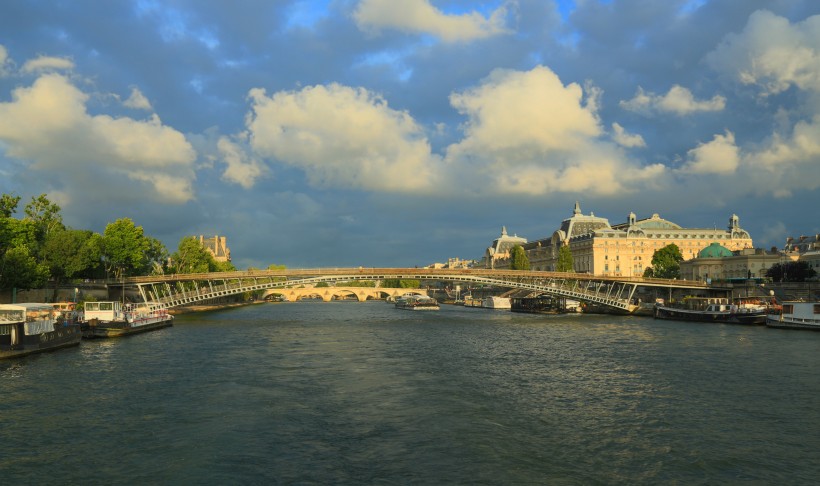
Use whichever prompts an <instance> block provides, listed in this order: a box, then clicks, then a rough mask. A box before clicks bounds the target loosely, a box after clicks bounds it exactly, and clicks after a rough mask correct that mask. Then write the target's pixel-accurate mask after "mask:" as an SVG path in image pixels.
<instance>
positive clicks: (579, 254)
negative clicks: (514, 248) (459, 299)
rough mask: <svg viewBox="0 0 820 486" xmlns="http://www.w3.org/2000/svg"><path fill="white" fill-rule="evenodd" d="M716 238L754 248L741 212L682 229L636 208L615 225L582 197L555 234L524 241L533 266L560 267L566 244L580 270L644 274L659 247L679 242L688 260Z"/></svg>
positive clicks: (503, 263) (500, 262)
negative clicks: (720, 222)
mask: <svg viewBox="0 0 820 486" xmlns="http://www.w3.org/2000/svg"><path fill="white" fill-rule="evenodd" d="M502 236H503V234H502ZM498 241H499V240H496V242H498ZM713 242H718V243H720V244H721V245H723V246H724V247H726V248H728V249H729V250H730V251H737V250H743V249H750V248H753V245H752V238H751V236H750V235H749V233H748V232H747V231H745V230H744V229H742V228H741V227H740V218H738V217H737V216H736V215H732V216H731V217H730V218H729V224H728V227H727V228H726V229H718V228H682V227H681V226H680V225H678V224H675V223H673V222H671V221H668V220H666V219H663V218H661V217H660V216H659V215H658V214H653V215H652V217H650V218H644V219H638V218H637V217H636V216H635V214H634V213H630V214H629V215H628V217H627V221H626V222H625V223H621V224H616V225H614V226H612V225H610V223H609V220H607V219H606V218H601V217H598V216H595V215H594V214H593V213H590V214H589V215H585V214H583V213H582V212H581V207H580V205H579V204H578V203H577V202H576V203H575V208H574V210H573V214H572V216H571V217H569V218H567V219H565V220H564V221H562V222H561V226H560V227H559V228H558V229H557V230H556V231H555V232H554V233H553V234H552V236H551V237H549V238H543V239H540V240H535V241H531V242H529V243H526V244H524V245H523V246H524V249H525V250H526V252H527V258H529V261H530V268H531V269H532V270H543V271H554V270H555V267H556V264H557V263H558V250H559V249H560V248H561V246H563V245H566V246H569V249H570V251H571V252H572V258H573V261H574V266H575V271H576V272H583V273H590V274H593V275H607V276H619V277H632V276H638V277H639V276H642V275H643V272H644V271H645V270H646V268H647V267H650V266H652V256H653V255H654V253H655V251H656V250H659V249H661V248H663V247H665V246H666V245H669V244H672V243H674V244H675V245H677V246H678V248H680V250H681V253H682V254H683V258H684V260H689V259H692V258H695V257H696V256H697V254H698V252H700V251H701V250H702V249H704V248H705V247H707V246H709V245H710V244H711V243H713ZM494 243H495V242H494ZM510 248H511V247H510ZM506 257H507V259H506V260H505V259H497V260H496V261H495V268H509V260H508V257H509V253H507V255H506Z"/></svg>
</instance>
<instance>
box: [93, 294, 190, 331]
mask: <svg viewBox="0 0 820 486" xmlns="http://www.w3.org/2000/svg"><path fill="white" fill-rule="evenodd" d="M173 320H174V316H172V315H171V314H169V313H168V310H167V309H150V308H149V307H148V304H125V305H123V304H122V303H120V302H86V303H85V309H84V311H83V337H85V338H94V337H118V336H125V335H128V334H136V333H139V332H146V331H153V330H155V329H161V328H163V327H168V326H171V325H172V324H173Z"/></svg>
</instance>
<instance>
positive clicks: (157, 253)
mask: <svg viewBox="0 0 820 486" xmlns="http://www.w3.org/2000/svg"><path fill="white" fill-rule="evenodd" d="M145 240H146V241H147V243H148V250H147V251H146V252H145V257H146V260H147V261H146V267H145V268H143V269H142V271H141V272H140V273H142V274H151V275H162V274H164V273H165V271H166V270H167V269H168V250H167V249H166V248H165V245H163V244H162V242H161V241H159V240H158V239H156V238H153V237H151V236H146V237H145Z"/></svg>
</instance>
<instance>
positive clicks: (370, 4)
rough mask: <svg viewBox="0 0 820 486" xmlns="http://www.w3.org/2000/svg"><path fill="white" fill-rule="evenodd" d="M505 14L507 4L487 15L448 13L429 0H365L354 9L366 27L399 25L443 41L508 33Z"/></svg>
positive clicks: (466, 40) (367, 29)
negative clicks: (398, 0)
mask: <svg viewBox="0 0 820 486" xmlns="http://www.w3.org/2000/svg"><path fill="white" fill-rule="evenodd" d="M506 15H507V9H506V7H504V6H501V7H499V8H498V9H496V10H495V11H493V12H492V13H491V14H490V15H489V16H488V17H484V16H483V15H481V14H480V13H478V12H475V11H473V12H470V13H466V14H461V15H448V14H445V13H444V12H442V11H441V10H439V9H437V8H435V7H434V6H433V5H432V4H431V3H430V1H429V0H402V1H400V2H396V1H394V0H362V1H361V2H360V3H359V4H358V6H357V7H356V9H355V11H354V12H353V17H354V19H355V20H356V23H357V25H358V26H359V28H361V29H363V30H365V31H371V30H372V31H380V30H383V29H396V30H399V31H403V32H411V33H419V34H430V35H434V36H436V37H438V38H440V39H441V40H442V41H444V42H469V41H473V40H477V39H484V38H487V37H492V36H496V35H500V34H506V33H509V30H508V29H507V28H506V26H505V17H506Z"/></svg>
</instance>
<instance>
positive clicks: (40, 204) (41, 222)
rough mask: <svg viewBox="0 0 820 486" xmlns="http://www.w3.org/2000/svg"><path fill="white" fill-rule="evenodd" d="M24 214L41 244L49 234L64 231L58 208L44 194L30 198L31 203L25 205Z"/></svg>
mask: <svg viewBox="0 0 820 486" xmlns="http://www.w3.org/2000/svg"><path fill="white" fill-rule="evenodd" d="M25 212H26V219H28V220H30V221H32V222H34V226H35V228H36V229H37V240H38V241H39V242H41V243H43V242H45V239H46V238H47V237H48V235H49V234H50V233H52V232H54V231H59V230H63V229H65V226H63V217H62V215H61V214H60V206H58V205H57V204H55V203H52V202H51V201H49V200H48V197H46V195H45V194H40V195H39V196H38V197H32V198H31V202H30V203H28V204H27V205H26V209H25Z"/></svg>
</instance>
